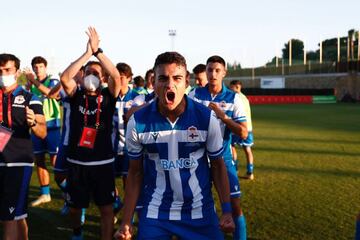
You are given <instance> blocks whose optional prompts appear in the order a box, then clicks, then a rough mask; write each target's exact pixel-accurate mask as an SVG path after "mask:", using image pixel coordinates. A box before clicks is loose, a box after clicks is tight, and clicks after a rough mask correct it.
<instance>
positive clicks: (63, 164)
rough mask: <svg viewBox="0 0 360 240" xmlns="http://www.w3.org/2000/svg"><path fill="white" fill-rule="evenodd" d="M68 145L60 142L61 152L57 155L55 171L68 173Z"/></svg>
mask: <svg viewBox="0 0 360 240" xmlns="http://www.w3.org/2000/svg"><path fill="white" fill-rule="evenodd" d="M67 149H68V146H67V145H63V144H60V147H59V152H58V154H57V157H56V161H55V166H54V172H57V173H66V172H67V170H68V161H67V160H66V156H67V154H66V152H67Z"/></svg>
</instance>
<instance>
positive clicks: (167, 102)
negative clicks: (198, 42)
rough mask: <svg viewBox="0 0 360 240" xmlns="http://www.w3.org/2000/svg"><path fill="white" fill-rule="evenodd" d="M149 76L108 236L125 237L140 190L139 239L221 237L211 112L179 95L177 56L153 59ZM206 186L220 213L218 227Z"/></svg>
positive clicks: (224, 225)
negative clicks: (119, 207)
mask: <svg viewBox="0 0 360 240" xmlns="http://www.w3.org/2000/svg"><path fill="white" fill-rule="evenodd" d="M154 71H155V85H154V89H155V92H156V95H157V96H158V98H157V99H156V100H155V101H153V102H152V103H150V104H149V105H147V106H145V107H143V108H142V109H140V110H138V111H137V112H135V113H134V115H133V116H132V117H131V118H130V120H129V123H128V126H127V132H126V144H127V147H128V151H129V158H130V167H129V174H128V178H127V185H126V189H125V201H124V215H123V221H122V223H121V226H120V228H119V230H118V231H117V232H116V233H115V238H116V239H130V238H131V237H132V226H131V219H132V216H133V213H134V209H135V205H136V202H137V199H138V196H139V193H140V191H141V190H142V199H141V200H142V204H143V209H142V210H141V213H140V218H139V228H138V239H171V236H177V237H179V238H180V239H223V234H222V233H221V229H222V230H223V231H225V232H231V231H233V229H234V223H233V220H232V216H231V204H230V193H229V182H228V179H227V175H226V167H225V164H224V161H223V159H222V150H223V147H222V138H221V137H219V136H221V131H220V126H219V123H218V121H217V120H216V118H215V115H213V114H212V112H211V111H210V109H208V108H206V107H204V106H203V105H201V104H198V103H196V102H194V101H193V100H191V99H189V98H188V97H187V96H185V89H186V87H187V86H188V85H189V82H188V78H187V77H186V61H185V59H184V57H183V56H181V55H180V54H178V53H176V52H166V53H163V54H160V55H159V56H158V57H157V59H156V61H155V65H154ZM207 156H208V157H209V159H210V164H209V162H208V158H207ZM212 180H213V182H214V184H215V187H216V190H217V192H218V194H219V198H220V201H221V203H222V207H223V213H222V215H221V216H220V221H219V220H218V218H217V215H216V213H215V211H214V201H213V198H212V193H211V186H212Z"/></svg>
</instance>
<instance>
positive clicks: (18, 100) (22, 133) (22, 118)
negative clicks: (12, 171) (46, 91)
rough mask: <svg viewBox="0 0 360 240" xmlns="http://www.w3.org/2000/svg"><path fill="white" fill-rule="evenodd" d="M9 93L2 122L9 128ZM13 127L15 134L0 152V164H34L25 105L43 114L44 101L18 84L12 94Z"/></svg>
mask: <svg viewBox="0 0 360 240" xmlns="http://www.w3.org/2000/svg"><path fill="white" fill-rule="evenodd" d="M8 99H9V95H5V94H3V101H2V102H3V117H4V122H3V123H2V124H1V125H2V126H4V127H7V128H9V124H8V118H7V112H8V107H7V106H8ZM11 103H12V104H11V119H12V126H11V129H12V131H13V134H12V136H11V138H10V140H9V142H8V144H7V145H6V147H5V149H4V151H3V152H2V153H0V166H8V167H11V166H32V165H33V162H34V155H33V149H32V143H31V138H30V127H29V126H28V124H27V121H26V110H25V107H27V106H28V107H29V108H30V109H32V110H33V111H34V113H35V114H43V107H42V103H41V101H40V99H39V98H37V97H36V96H35V95H33V94H31V93H30V92H28V91H26V90H25V89H23V88H22V87H21V86H18V87H17V88H16V89H15V90H14V91H13V92H12V94H11Z"/></svg>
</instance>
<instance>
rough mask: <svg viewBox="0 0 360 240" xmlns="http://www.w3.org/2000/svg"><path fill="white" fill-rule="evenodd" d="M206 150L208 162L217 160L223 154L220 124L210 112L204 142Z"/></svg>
mask: <svg viewBox="0 0 360 240" xmlns="http://www.w3.org/2000/svg"><path fill="white" fill-rule="evenodd" d="M206 150H207V154H208V156H209V158H210V160H213V159H216V158H219V157H221V156H222V152H223V137H222V135H221V130H220V124H219V121H218V120H217V118H216V116H215V113H214V112H213V111H211V115H210V122H209V129H208V136H207V140H206Z"/></svg>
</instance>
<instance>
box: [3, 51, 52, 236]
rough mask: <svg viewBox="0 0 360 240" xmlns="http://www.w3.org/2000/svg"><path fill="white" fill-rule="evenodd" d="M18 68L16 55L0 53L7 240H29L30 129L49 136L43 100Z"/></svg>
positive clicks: (4, 225)
mask: <svg viewBox="0 0 360 240" xmlns="http://www.w3.org/2000/svg"><path fill="white" fill-rule="evenodd" d="M19 68H20V60H19V59H18V58H17V57H16V56H14V55H12V54H6V53H3V54H0V132H1V138H0V149H1V150H0V222H2V225H3V237H2V239H4V240H9V239H28V226H27V223H26V217H27V200H28V193H29V184H30V179H31V173H32V167H33V165H34V155H33V151H32V144H31V137H30V130H31V132H32V134H34V135H36V136H37V137H39V138H45V136H46V124H45V117H44V115H43V108H42V103H41V101H40V100H39V99H38V98H37V97H36V96H35V95H33V94H31V93H30V92H28V91H26V90H24V89H23V88H22V87H21V86H18V84H17V78H18V77H19V75H20V71H19ZM6 140H8V141H7V142H6Z"/></svg>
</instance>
